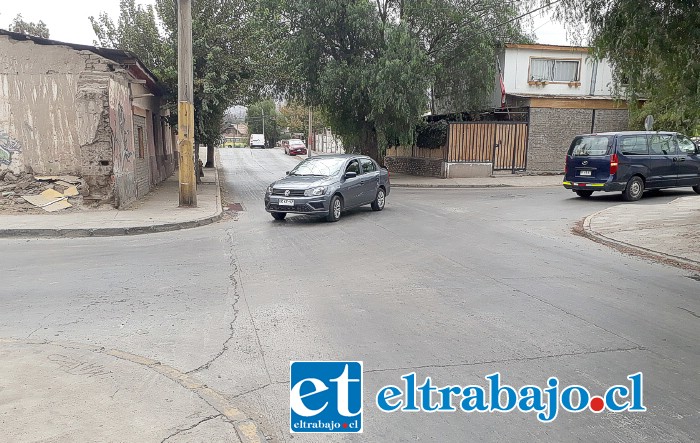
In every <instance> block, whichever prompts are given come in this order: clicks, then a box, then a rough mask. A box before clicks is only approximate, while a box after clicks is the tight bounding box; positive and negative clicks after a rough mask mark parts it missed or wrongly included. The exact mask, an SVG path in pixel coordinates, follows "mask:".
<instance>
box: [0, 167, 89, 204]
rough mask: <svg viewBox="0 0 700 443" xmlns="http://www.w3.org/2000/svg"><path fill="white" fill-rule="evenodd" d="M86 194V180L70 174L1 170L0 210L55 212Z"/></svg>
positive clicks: (79, 199)
mask: <svg viewBox="0 0 700 443" xmlns="http://www.w3.org/2000/svg"><path fill="white" fill-rule="evenodd" d="M87 194H88V186H87V183H85V181H84V180H83V179H81V178H80V177H76V176H73V175H56V176H34V175H32V174H30V173H26V172H23V173H20V174H14V173H12V172H11V171H8V170H5V171H0V210H5V211H11V212H31V211H34V210H37V209H42V210H43V211H45V212H55V211H60V210H64V209H68V208H71V207H73V206H75V205H76V204H77V205H81V204H82V199H83V196H84V195H87ZM69 199H70V200H69Z"/></svg>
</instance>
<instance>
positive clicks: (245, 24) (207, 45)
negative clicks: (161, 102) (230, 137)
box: [90, 0, 270, 167]
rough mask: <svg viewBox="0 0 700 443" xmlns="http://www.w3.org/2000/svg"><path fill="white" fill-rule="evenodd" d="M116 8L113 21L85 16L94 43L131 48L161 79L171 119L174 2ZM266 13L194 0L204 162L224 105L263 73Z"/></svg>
mask: <svg viewBox="0 0 700 443" xmlns="http://www.w3.org/2000/svg"><path fill="white" fill-rule="evenodd" d="M120 11H121V13H120V16H119V18H118V20H117V23H116V24H115V23H114V21H113V20H112V19H111V18H110V17H109V16H107V15H106V14H104V13H103V14H100V16H99V17H98V18H94V17H90V21H91V22H92V25H93V29H94V30H95V34H96V36H97V39H98V41H97V43H98V44H99V45H102V46H107V47H114V48H119V49H125V50H129V51H132V52H134V53H135V54H136V55H137V57H139V59H141V60H142V61H143V62H144V63H146V64H147V65H148V67H149V68H150V69H151V70H152V71H153V72H154V73H155V74H156V75H157V76H158V77H159V79H160V80H161V82H162V83H163V86H164V89H165V90H166V97H165V98H166V100H167V102H168V103H169V104H170V105H171V116H172V119H173V120H174V121H176V111H177V108H176V104H177V1H176V0H156V3H155V7H153V6H150V5H149V6H146V7H144V6H142V5H136V3H135V0H121V1H120ZM266 14H267V11H265V10H263V9H261V8H259V7H258V3H257V2H255V1H252V0H198V1H195V2H193V6H192V37H193V42H192V52H193V63H194V90H193V93H194V106H195V126H196V131H195V143H196V144H204V145H206V146H207V147H208V148H209V149H208V151H207V166H208V167H212V166H213V151H214V146H216V145H218V144H219V142H220V139H221V127H222V123H223V118H224V115H225V113H226V110H227V109H228V108H229V107H230V106H231V105H232V104H234V103H236V102H246V101H250V100H252V99H254V98H256V97H257V96H258V95H259V92H260V91H261V90H262V89H263V85H264V84H265V82H266V80H267V78H268V77H266V73H267V71H266V70H265V69H264V67H265V66H266V60H268V59H269V58H270V55H269V53H267V52H266V51H268V48H267V38H266V34H265V33H266V32H268V28H267V27H265V26H262V25H261V21H264V20H265V19H266V17H267V16H266ZM195 152H196V153H198V150H195Z"/></svg>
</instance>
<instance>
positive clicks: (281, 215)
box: [270, 212, 287, 220]
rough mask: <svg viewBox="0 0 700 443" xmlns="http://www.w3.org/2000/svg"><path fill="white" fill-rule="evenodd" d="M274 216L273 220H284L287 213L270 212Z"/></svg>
mask: <svg viewBox="0 0 700 443" xmlns="http://www.w3.org/2000/svg"><path fill="white" fill-rule="evenodd" d="M270 214H272V218H274V219H275V220H284V218H285V217H286V216H287V213H286V212H270Z"/></svg>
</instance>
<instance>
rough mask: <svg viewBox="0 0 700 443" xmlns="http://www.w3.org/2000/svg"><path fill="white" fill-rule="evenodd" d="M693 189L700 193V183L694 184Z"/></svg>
mask: <svg viewBox="0 0 700 443" xmlns="http://www.w3.org/2000/svg"><path fill="white" fill-rule="evenodd" d="M693 191H695V192H696V193H698V194H700V185H695V186H693Z"/></svg>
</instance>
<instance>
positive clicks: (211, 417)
mask: <svg viewBox="0 0 700 443" xmlns="http://www.w3.org/2000/svg"><path fill="white" fill-rule="evenodd" d="M222 416H223V414H216V415H210V416H208V417H204V418H203V419H201V420H199V421H198V422H197V423H195V424H193V425H192V426H188V427H186V428H182V429H178V430H177V431H175V432H173V433H172V434H170V435H168V436H167V437H165V438H164V439H163V440H161V441H160V443H163V442H165V441H167V440H170V439H171V438H172V437H175V436H176V435H178V434H180V433H182V432H186V431H190V430H192V429H194V428H196V427H197V426H199V425H201V424H202V423H204V422H206V421H209V420H213V419H215V418H218V417H222ZM227 421H228V420H227Z"/></svg>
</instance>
